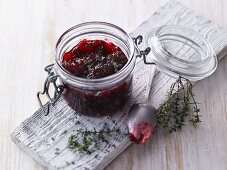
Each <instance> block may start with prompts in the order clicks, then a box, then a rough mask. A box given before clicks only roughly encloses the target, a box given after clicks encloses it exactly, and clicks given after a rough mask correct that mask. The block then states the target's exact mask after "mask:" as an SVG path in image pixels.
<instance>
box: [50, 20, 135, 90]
mask: <svg viewBox="0 0 227 170" xmlns="http://www.w3.org/2000/svg"><path fill="white" fill-rule="evenodd" d="M99 28H100V30H101V31H104V29H107V30H108V29H109V30H110V31H113V32H114V31H116V33H118V34H119V35H116V37H117V38H120V41H126V40H127V43H128V50H129V54H130V56H129V58H128V61H127V63H126V64H125V66H124V67H123V68H122V69H121V70H119V71H118V72H117V73H114V74H112V75H110V76H106V77H103V78H97V79H86V78H81V77H77V76H74V75H72V74H70V73H69V72H67V70H65V69H64V68H63V66H62V65H61V63H60V60H59V55H60V51H61V46H62V45H64V43H68V42H69V41H70V40H67V41H65V39H67V38H68V36H70V35H72V34H73V33H75V31H78V33H79V34H83V35H84V34H86V33H88V32H86V31H91V29H99ZM113 34H114V33H113ZM121 36H124V37H121ZM77 37H79V35H77ZM134 54H135V47H134V41H133V39H132V37H131V36H130V35H129V34H127V33H126V32H125V31H124V30H123V29H122V28H120V27H118V26H116V25H114V24H111V23H107V22H99V21H92V22H84V23H81V24H78V25H75V26H73V27H71V28H69V29H68V30H66V31H65V32H64V33H63V34H62V35H61V36H60V38H59V39H58V41H57V44H56V50H55V64H54V70H55V72H57V74H59V75H60V77H61V78H63V80H64V81H66V82H67V83H69V84H71V85H75V83H79V84H80V85H81V86H83V87H84V88H88V89H90V88H91V89H94V88H100V87H101V86H106V85H110V86H111V84H113V83H116V82H119V80H121V79H123V77H126V76H127V74H128V72H129V71H130V72H131V71H132V67H134V62H133V61H134V60H135V57H134Z"/></svg>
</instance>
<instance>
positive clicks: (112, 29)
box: [54, 22, 136, 116]
mask: <svg viewBox="0 0 227 170" xmlns="http://www.w3.org/2000/svg"><path fill="white" fill-rule="evenodd" d="M83 40H91V41H92V40H93V41H95V40H101V41H103V42H104V41H105V42H108V43H112V44H114V45H115V46H116V47H119V48H120V49H121V51H122V52H123V53H124V56H125V57H127V63H125V65H124V66H123V68H121V69H120V70H119V71H117V72H116V73H114V74H112V75H109V76H107V77H102V78H94V79H88V78H82V77H78V76H75V75H73V74H71V73H70V72H69V71H68V70H67V69H66V68H65V67H63V65H62V60H63V58H62V57H63V56H64V54H65V53H66V52H69V51H70V50H72V49H73V48H75V45H77V44H78V43H80V42H81V41H83ZM134 51H135V48H134V43H133V40H132V38H131V37H130V36H129V35H128V34H127V33H126V32H125V31H123V30H122V29H121V28H119V27H117V26H114V25H111V24H108V23H100V22H91V23H84V24H80V25H77V26H75V27H73V28H71V29H69V30H68V31H66V32H65V33H64V34H63V35H62V36H61V37H60V38H59V40H58V42H57V45H56V53H55V64H54V71H55V73H56V74H58V75H59V76H60V80H61V82H62V83H63V85H64V89H65V90H64V92H63V97H64V99H65V100H66V101H67V102H68V104H69V106H70V107H71V108H73V109H74V110H75V111H78V112H80V113H83V114H85V115H91V116H103V115H107V114H112V113H114V112H116V111H117V110H118V109H119V108H121V107H122V106H123V105H124V104H125V103H126V102H127V101H128V100H129V99H130V95H131V90H132V87H131V82H132V70H133V68H134V66H135V59H136V58H135V57H134Z"/></svg>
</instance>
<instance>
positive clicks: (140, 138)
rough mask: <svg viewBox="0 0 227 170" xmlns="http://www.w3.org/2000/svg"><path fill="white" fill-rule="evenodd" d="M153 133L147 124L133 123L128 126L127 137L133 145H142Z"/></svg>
mask: <svg viewBox="0 0 227 170" xmlns="http://www.w3.org/2000/svg"><path fill="white" fill-rule="evenodd" d="M152 133H153V128H152V126H151V125H150V124H149V123H147V122H141V123H134V124H133V125H130V129H129V137H130V140H131V141H132V142H133V143H135V144H142V143H144V142H145V141H146V140H147V139H148V138H149V137H150V136H151V135H152Z"/></svg>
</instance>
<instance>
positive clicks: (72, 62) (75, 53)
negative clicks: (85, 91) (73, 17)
mask: <svg viewBox="0 0 227 170" xmlns="http://www.w3.org/2000/svg"><path fill="white" fill-rule="evenodd" d="M127 61H128V59H127V57H126V56H125V54H124V53H123V51H122V50H121V49H120V48H119V47H117V46H116V45H114V44H113V43H111V42H106V41H103V40H82V41H80V42H79V44H77V45H76V46H75V47H74V48H73V49H71V50H70V51H68V52H66V53H64V55H63V60H62V66H63V67H64V68H65V69H66V70H67V71H68V72H70V73H71V74H73V75H74V76H77V77H82V78H87V79H96V78H102V77H106V76H109V75H112V74H114V73H116V72H118V71H119V70H120V69H122V67H124V65H125V64H126V63H127Z"/></svg>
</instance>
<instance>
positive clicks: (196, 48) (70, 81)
mask: <svg viewBox="0 0 227 170" xmlns="http://www.w3.org/2000/svg"><path fill="white" fill-rule="evenodd" d="M144 38H145V41H142V39H143V37H142V36H140V35H139V36H138V37H135V38H132V37H130V36H129V35H128V34H127V33H126V32H125V31H124V30H122V29H121V28H119V27H117V26H115V25H113V24H109V23H104V22H88V23H83V24H80V25H77V26H74V27H72V28H70V29H69V30H67V31H66V32H65V33H63V34H62V36H61V37H60V38H59V40H58V42H57V45H56V51H55V63H54V64H53V65H51V66H48V67H47V68H46V71H47V72H48V77H47V80H46V82H45V86H44V87H45V88H44V91H43V92H42V93H40V92H39V93H38V99H39V102H40V105H41V107H42V109H43V111H44V113H46V114H48V110H49V106H50V105H54V104H55V102H56V101H57V100H58V99H59V98H60V96H61V95H62V96H63V98H64V99H65V100H66V101H67V103H68V104H69V106H70V107H71V108H72V109H74V110H75V111H77V112H80V113H82V114H85V115H90V116H103V115H110V114H113V113H115V112H116V111H117V110H118V109H119V108H121V107H122V106H123V105H124V104H125V103H126V102H127V101H128V100H129V99H130V95H131V91H132V83H131V82H132V73H133V69H134V67H135V63H136V62H135V61H136V58H137V57H143V60H144V63H145V64H153V65H156V68H157V69H159V70H160V71H162V72H164V73H166V74H168V75H169V76H171V77H179V75H180V76H183V77H185V78H189V79H190V80H199V79H202V78H204V77H206V76H208V75H210V74H212V73H213V72H214V70H215V69H216V67H217V59H216V56H215V54H214V52H213V50H212V48H211V46H210V45H209V43H208V42H207V41H206V40H205V39H204V38H203V37H202V36H201V35H199V34H198V33H196V32H195V31H193V30H191V29H188V28H185V27H182V26H173V25H169V26H163V27H159V28H156V29H152V30H150V31H148V32H147V33H146V34H145V36H144ZM83 39H87V40H97V39H99V40H104V41H109V42H112V43H113V44H115V45H116V46H118V47H120V48H121V50H122V51H123V52H124V54H125V56H126V57H127V58H128V62H127V63H126V65H125V66H124V67H123V68H122V69H121V70H120V71H118V72H117V73H115V74H113V75H110V76H107V77H104V78H98V79H86V78H80V77H76V76H73V75H72V74H70V73H69V72H68V71H67V70H65V69H64V68H63V66H62V65H61V61H62V57H63V54H64V53H65V52H67V51H69V50H70V49H72V48H73V47H74V46H75V45H76V44H78V43H79V42H80V41H81V40H83ZM140 45H142V46H143V48H145V50H144V51H141V50H140V49H139V46H140ZM186 53H187V54H189V56H184V54H186ZM57 78H59V79H60V81H61V85H57V84H56V80H57ZM50 83H53V84H54V87H55V95H54V97H53V98H51V97H50V95H49V92H48V89H49V85H50ZM40 94H47V96H48V98H49V99H50V102H49V104H48V110H47V111H45V110H44V108H43V106H42V103H41V101H40V98H39V95H40Z"/></svg>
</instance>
